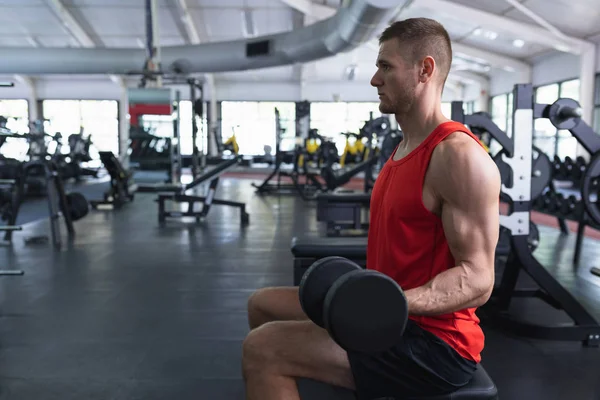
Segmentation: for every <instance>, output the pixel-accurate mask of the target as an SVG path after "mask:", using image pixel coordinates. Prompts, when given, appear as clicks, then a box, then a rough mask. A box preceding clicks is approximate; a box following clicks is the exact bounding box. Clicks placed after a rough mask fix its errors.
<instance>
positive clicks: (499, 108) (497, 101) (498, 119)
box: [491, 94, 508, 132]
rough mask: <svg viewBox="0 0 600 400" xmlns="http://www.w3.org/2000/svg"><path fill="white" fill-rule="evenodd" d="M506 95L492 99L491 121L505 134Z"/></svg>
mask: <svg viewBox="0 0 600 400" xmlns="http://www.w3.org/2000/svg"><path fill="white" fill-rule="evenodd" d="M506 105H507V95H506V94H501V95H498V96H494V97H492V110H491V114H492V121H493V122H494V123H495V124H496V125H497V126H498V128H500V129H501V130H503V131H504V132H506V121H507V113H508V110H507V107H506Z"/></svg>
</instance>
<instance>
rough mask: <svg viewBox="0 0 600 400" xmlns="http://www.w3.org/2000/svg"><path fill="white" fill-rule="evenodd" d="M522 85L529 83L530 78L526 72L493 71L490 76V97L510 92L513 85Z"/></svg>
mask: <svg viewBox="0 0 600 400" xmlns="http://www.w3.org/2000/svg"><path fill="white" fill-rule="evenodd" d="M523 83H531V77H530V76H529V74H528V73H526V72H520V71H518V72H508V71H504V70H502V69H494V70H492V73H491V75H490V96H492V97H493V96H497V95H499V94H504V93H509V92H512V91H513V89H514V86H515V85H517V84H523Z"/></svg>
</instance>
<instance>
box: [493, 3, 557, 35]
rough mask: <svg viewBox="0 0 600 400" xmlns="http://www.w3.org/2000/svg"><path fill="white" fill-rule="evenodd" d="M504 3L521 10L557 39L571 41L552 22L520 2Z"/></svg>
mask: <svg viewBox="0 0 600 400" xmlns="http://www.w3.org/2000/svg"><path fill="white" fill-rule="evenodd" d="M504 1H506V2H507V3H508V4H510V5H511V6H512V7H514V8H515V9H517V10H519V11H520V12H521V13H523V14H525V15H526V16H527V17H529V18H531V19H532V20H533V21H535V22H536V23H537V24H538V25H539V26H541V27H542V28H544V29H546V30H547V31H549V32H550V33H552V34H553V35H554V36H556V37H557V38H559V39H561V40H569V37H568V36H567V35H565V34H564V33H563V32H561V31H560V30H559V29H558V28H557V27H555V26H554V25H552V24H551V23H550V22H548V21H546V20H545V19H544V18H542V17H541V16H540V15H539V14H537V13H535V12H533V10H531V9H530V8H528V7H526V6H524V5H523V4H522V3H520V2H519V1H518V0H504Z"/></svg>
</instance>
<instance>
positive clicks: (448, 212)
mask: <svg viewBox="0 0 600 400" xmlns="http://www.w3.org/2000/svg"><path fill="white" fill-rule="evenodd" d="M442 223H443V226H444V233H445V236H446V240H447V241H448V245H449V246H450V250H451V252H452V254H453V256H454V258H455V260H456V262H457V263H459V262H466V263H468V264H469V265H472V264H474V266H479V264H481V263H486V264H487V263H489V261H490V258H493V256H494V252H495V249H496V245H497V243H498V234H499V213H498V205H497V203H493V202H489V201H488V202H487V203H483V202H476V201H475V196H473V197H471V198H470V199H469V198H465V199H464V200H463V201H462V202H456V201H455V202H446V203H445V204H444V205H443V207H442Z"/></svg>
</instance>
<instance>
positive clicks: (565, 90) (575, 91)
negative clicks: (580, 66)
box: [560, 79, 580, 101]
mask: <svg viewBox="0 0 600 400" xmlns="http://www.w3.org/2000/svg"><path fill="white" fill-rule="evenodd" d="M579 83H580V81H579V79H573V80H572V81H566V82H563V83H561V85H560V97H562V98H569V99H573V100H575V101H579Z"/></svg>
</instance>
